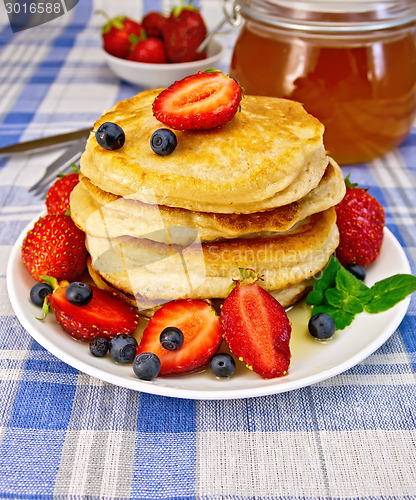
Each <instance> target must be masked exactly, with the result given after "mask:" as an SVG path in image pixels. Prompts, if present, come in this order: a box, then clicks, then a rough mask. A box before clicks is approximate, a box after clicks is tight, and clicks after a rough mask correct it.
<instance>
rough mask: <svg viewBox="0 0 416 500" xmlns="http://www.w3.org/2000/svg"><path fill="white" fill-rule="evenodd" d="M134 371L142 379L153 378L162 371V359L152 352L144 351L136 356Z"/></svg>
mask: <svg viewBox="0 0 416 500" xmlns="http://www.w3.org/2000/svg"><path fill="white" fill-rule="evenodd" d="M133 371H134V373H135V375H136V377H138V378H139V379H141V380H153V379H154V378H156V377H157V376H158V375H159V372H160V359H159V358H158V357H157V356H156V354H153V353H152V352H142V353H141V354H139V355H138V356H136V357H135V358H134V361H133Z"/></svg>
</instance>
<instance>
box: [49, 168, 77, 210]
mask: <svg viewBox="0 0 416 500" xmlns="http://www.w3.org/2000/svg"><path fill="white" fill-rule="evenodd" d="M78 182H79V175H78V173H76V172H74V173H73V174H68V175H63V176H62V177H60V178H59V179H58V180H56V181H55V182H54V183H53V184H52V186H51V187H50V188H49V191H48V194H47V195H46V201H45V203H46V210H47V212H48V215H53V214H61V215H64V214H66V213H67V212H68V209H69V197H70V195H71V191H72V190H73V189H74V187H75V186H76V185H77V184H78Z"/></svg>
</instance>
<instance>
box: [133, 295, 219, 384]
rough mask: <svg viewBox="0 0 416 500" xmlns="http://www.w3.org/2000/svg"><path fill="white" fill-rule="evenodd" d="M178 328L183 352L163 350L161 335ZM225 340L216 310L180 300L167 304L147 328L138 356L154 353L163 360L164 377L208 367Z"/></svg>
mask: <svg viewBox="0 0 416 500" xmlns="http://www.w3.org/2000/svg"><path fill="white" fill-rule="evenodd" d="M171 326H174V327H176V328H179V330H181V331H182V333H183V336H184V342H183V345H182V347H181V348H180V349H178V350H176V351H169V350H167V349H165V348H164V347H162V344H161V343H160V334H161V333H162V331H163V330H164V329H165V328H167V327H171ZM221 341H222V336H221V327H220V322H219V318H218V316H217V315H216V314H215V312H214V310H213V309H212V307H211V306H210V305H209V304H208V303H206V302H204V301H202V300H198V299H179V300H174V301H172V302H168V303H167V304H165V305H163V306H162V307H161V308H160V309H159V310H158V311H156V313H155V314H154V316H153V317H152V318H151V320H150V321H149V324H148V326H147V327H146V328H145V330H144V332H143V336H142V340H141V342H140V345H139V346H138V348H137V354H140V353H142V352H152V353H153V354H156V356H158V358H159V359H160V363H161V369H160V375H167V374H173V373H184V372H189V371H191V370H194V369H195V368H199V367H201V366H204V365H205V364H206V363H208V361H209V360H210V359H211V357H212V356H213V355H214V354H215V353H216V352H217V351H218V349H219V347H220V345H221Z"/></svg>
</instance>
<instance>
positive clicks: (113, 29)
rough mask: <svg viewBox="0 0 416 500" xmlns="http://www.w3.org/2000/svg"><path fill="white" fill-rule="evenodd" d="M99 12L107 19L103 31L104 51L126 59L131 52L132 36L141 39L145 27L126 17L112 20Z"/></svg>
mask: <svg viewBox="0 0 416 500" xmlns="http://www.w3.org/2000/svg"><path fill="white" fill-rule="evenodd" d="M99 12H100V13H101V14H103V15H105V16H106V17H107V22H106V23H105V24H104V26H103V27H102V30H101V31H102V40H103V48H104V50H105V51H106V52H108V53H109V54H111V55H112V56H115V57H121V58H122V59H125V58H126V57H127V56H128V54H129V52H130V50H131V46H132V42H131V38H130V37H131V35H134V36H135V37H138V38H140V36H141V34H142V31H143V26H142V25H141V24H140V23H138V22H136V21H133V20H132V19H129V18H128V17H126V16H117V17H114V18H113V19H110V18H109V17H108V16H107V15H106V14H105V13H104V12H102V11H99Z"/></svg>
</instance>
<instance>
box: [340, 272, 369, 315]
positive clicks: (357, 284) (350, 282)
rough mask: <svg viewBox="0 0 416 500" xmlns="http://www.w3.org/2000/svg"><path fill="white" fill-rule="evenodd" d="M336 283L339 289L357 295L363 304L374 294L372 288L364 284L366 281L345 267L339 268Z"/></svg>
mask: <svg viewBox="0 0 416 500" xmlns="http://www.w3.org/2000/svg"><path fill="white" fill-rule="evenodd" d="M335 283H336V287H337V288H338V289H339V290H343V291H345V292H346V293H347V294H349V295H352V296H354V297H356V298H357V299H359V301H360V302H361V303H362V304H366V303H367V302H369V301H370V300H371V298H372V296H373V292H372V290H371V289H370V288H368V286H366V285H364V283H363V282H362V281H360V280H359V279H358V278H356V277H355V276H354V275H353V274H351V273H350V272H349V271H347V270H346V269H345V267H340V269H338V272H337V274H336V277H335ZM361 311H362V309H361ZM361 311H358V312H361Z"/></svg>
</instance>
